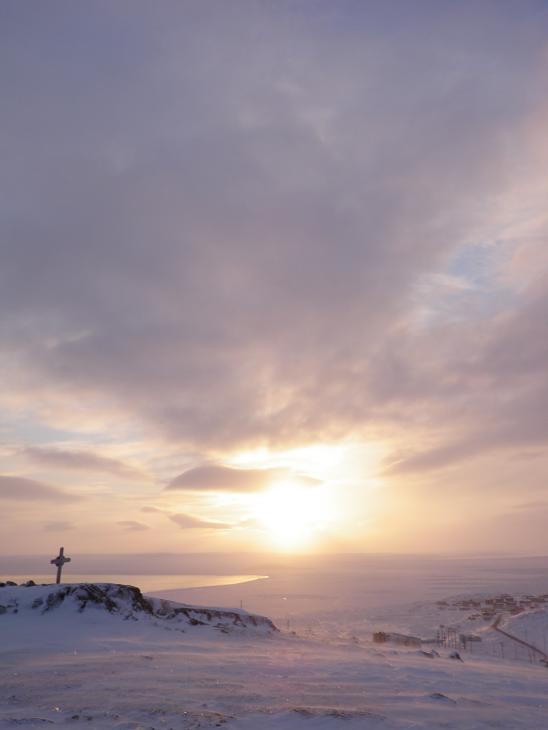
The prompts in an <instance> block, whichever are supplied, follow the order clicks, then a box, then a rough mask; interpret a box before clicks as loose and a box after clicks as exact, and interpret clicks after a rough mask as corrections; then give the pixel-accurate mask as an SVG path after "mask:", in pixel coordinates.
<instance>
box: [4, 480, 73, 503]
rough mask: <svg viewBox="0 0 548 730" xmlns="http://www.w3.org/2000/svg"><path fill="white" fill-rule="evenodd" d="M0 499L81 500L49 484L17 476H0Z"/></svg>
mask: <svg viewBox="0 0 548 730" xmlns="http://www.w3.org/2000/svg"><path fill="white" fill-rule="evenodd" d="M0 499H9V500H23V501H25V500H39V501H45V502H75V501H78V500H79V499H81V497H80V496H78V495H76V494H69V493H67V492H64V491H63V490H61V489H58V488H57V487H53V486H51V485H50V484H45V483H44V482H39V481H37V480H36V479H27V478H26V477H18V476H8V475H4V476H0Z"/></svg>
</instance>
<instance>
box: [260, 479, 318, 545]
mask: <svg viewBox="0 0 548 730" xmlns="http://www.w3.org/2000/svg"><path fill="white" fill-rule="evenodd" d="M255 517H256V519H257V521H258V522H259V524H260V525H261V526H262V527H263V528H264V529H265V530H266V531H267V532H268V535H269V538H270V540H271V541H272V542H273V543H274V544H275V545H276V546H277V547H278V548H279V549H281V550H296V549H301V548H305V547H306V546H308V545H309V544H310V543H312V542H313V541H314V540H316V539H318V538H320V537H321V533H322V531H323V530H325V529H326V527H328V525H329V522H330V521H331V511H330V508H329V500H328V495H327V492H326V490H325V489H323V488H322V487H304V486H302V485H300V484H296V483H293V482H282V483H278V484H275V485H273V486H272V487H271V488H270V489H269V490H268V491H266V492H264V493H263V494H261V495H260V496H259V495H258V496H257V505H256V512H255Z"/></svg>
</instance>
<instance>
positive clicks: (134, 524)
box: [116, 520, 149, 532]
mask: <svg viewBox="0 0 548 730" xmlns="http://www.w3.org/2000/svg"><path fill="white" fill-rule="evenodd" d="M116 524H118V525H120V527H123V528H124V529H125V530H129V531H131V532H142V531H143V530H148V529H149V526H148V525H145V523H144V522H138V521H137V520H118V522H117V523H116Z"/></svg>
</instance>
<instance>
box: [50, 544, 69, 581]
mask: <svg viewBox="0 0 548 730" xmlns="http://www.w3.org/2000/svg"><path fill="white" fill-rule="evenodd" d="M50 563H51V564H52V565H56V566H57V580H56V581H55V582H56V583H60V582H61V571H62V570H63V565H64V564H65V563H70V558H67V557H65V548H63V547H62V548H60V549H59V555H58V556H57V557H56V558H53V560H50Z"/></svg>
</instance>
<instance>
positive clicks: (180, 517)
mask: <svg viewBox="0 0 548 730" xmlns="http://www.w3.org/2000/svg"><path fill="white" fill-rule="evenodd" d="M169 519H170V520H172V522H175V524H176V525H178V526H179V527H180V528H181V529H182V530H194V529H209V530H229V529H231V528H232V527H233V525H231V524H230V523H228V522H214V521H210V520H202V519H200V518H199V517H193V516H192V515H185V514H182V513H179V514H176V515H169Z"/></svg>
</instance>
